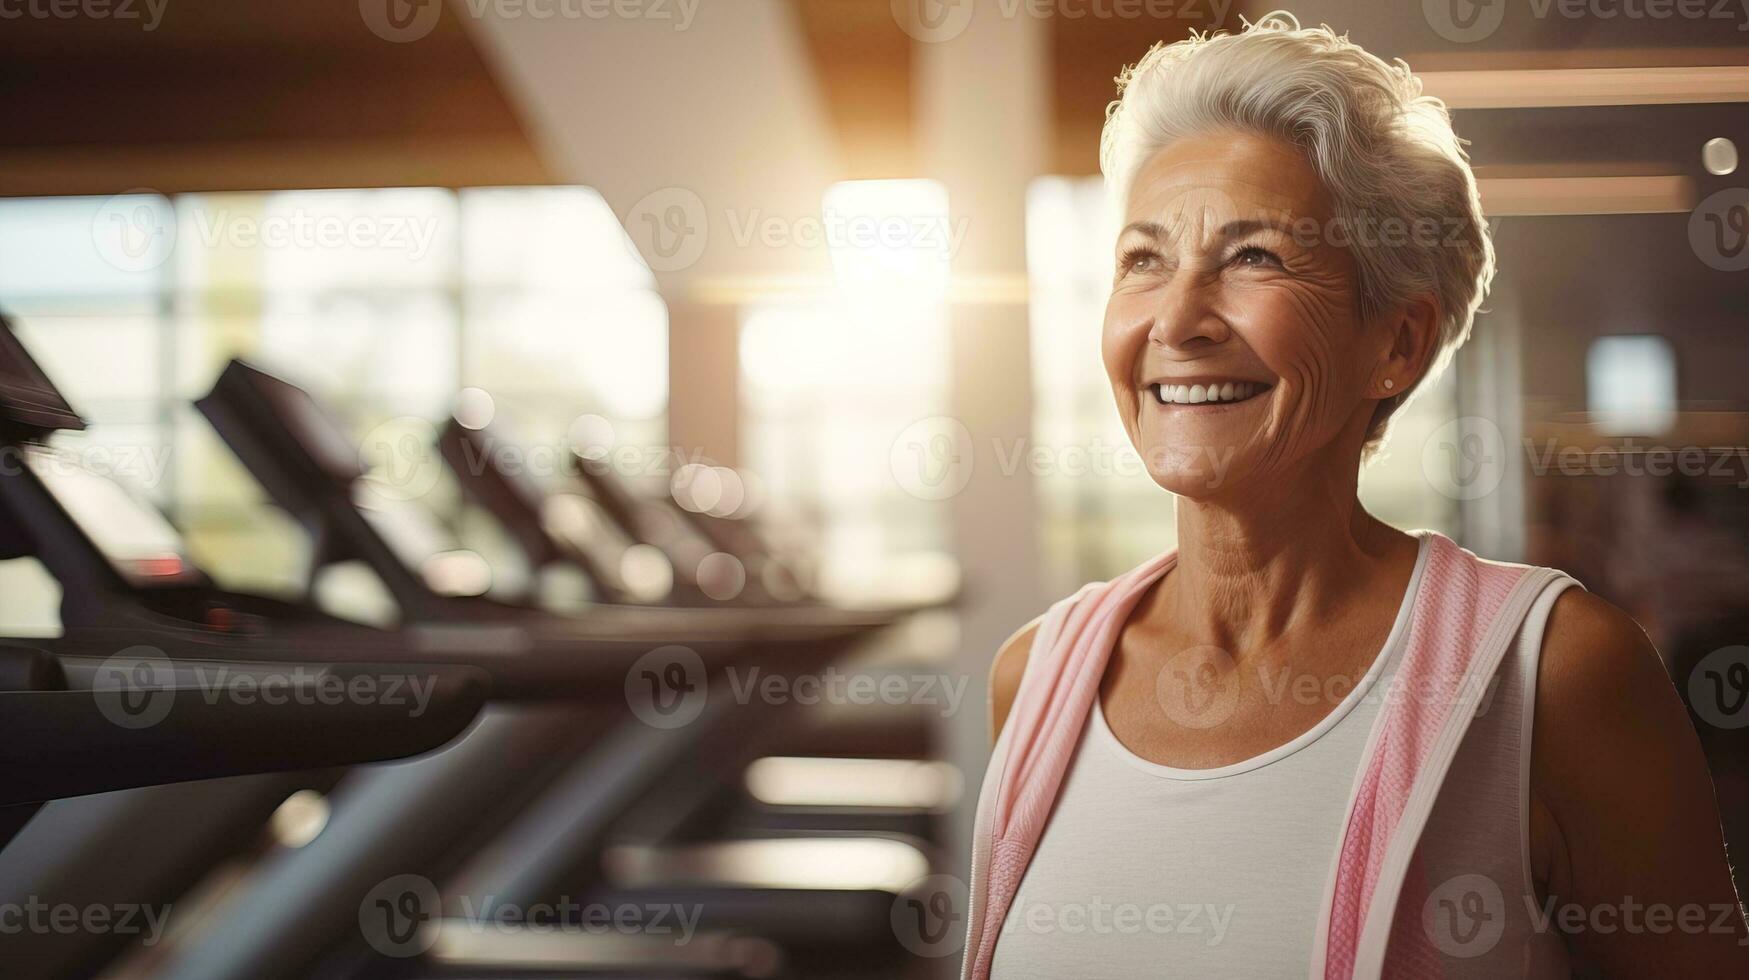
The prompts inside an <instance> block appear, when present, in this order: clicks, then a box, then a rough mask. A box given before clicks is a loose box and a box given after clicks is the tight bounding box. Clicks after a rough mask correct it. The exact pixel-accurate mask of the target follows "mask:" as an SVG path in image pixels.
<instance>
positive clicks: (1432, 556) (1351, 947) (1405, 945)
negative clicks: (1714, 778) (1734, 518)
mask: <svg viewBox="0 0 1749 980" xmlns="http://www.w3.org/2000/svg"><path fill="white" fill-rule="evenodd" d="M1423 533H1427V534H1429V535H1431V538H1432V540H1431V541H1429V542H1428V547H1429V548H1430V549H1431V550H1430V551H1429V553H1428V555H1427V564H1426V567H1425V569H1424V570H1423V572H1422V576H1421V583H1420V587H1419V589H1418V590H1417V592H1416V594H1415V596H1414V603H1413V606H1412V611H1411V619H1410V626H1409V638H1408V647H1407V649H1406V650H1405V651H1404V654H1403V659H1402V661H1401V663H1400V665H1399V666H1398V669H1397V679H1396V685H1397V687H1398V692H1397V693H1398V695H1399V696H1397V697H1393V698H1392V699H1390V700H1389V701H1388V702H1387V703H1386V704H1385V705H1383V706H1382V708H1381V710H1380V712H1379V715H1378V720H1377V722H1376V723H1375V724H1374V726H1373V730H1372V734H1371V736H1370V738H1369V740H1368V742H1367V747H1366V751H1365V754H1364V756H1363V762H1362V765H1361V767H1360V771H1359V772H1358V773H1357V774H1356V777H1355V784H1354V788H1353V790H1352V792H1351V793H1350V797H1349V803H1348V811H1347V818H1346V821H1345V824H1346V830H1345V831H1344V834H1343V840H1342V845H1341V850H1340V852H1339V856H1338V860H1337V861H1336V865H1335V867H1334V869H1333V873H1332V876H1331V880H1330V882H1329V884H1328V885H1327V886H1326V889H1325V894H1324V902H1323V908H1322V910H1321V912H1320V918H1319V923H1320V925H1319V930H1318V944H1317V946H1316V948H1315V949H1314V950H1313V955H1312V962H1311V963H1310V964H1309V976H1310V977H1312V978H1313V980H1351V978H1355V977H1367V978H1372V977H1380V976H1389V977H1392V978H1398V977H1404V978H1421V977H1439V976H1440V975H1441V969H1440V955H1439V953H1438V951H1437V950H1436V949H1435V948H1434V947H1433V945H1432V943H1431V942H1430V941H1429V940H1428V938H1427V936H1426V934H1425V933H1424V931H1423V930H1422V929H1421V928H1420V924H1419V922H1412V921H1408V920H1409V918H1410V917H1407V916H1405V917H1404V918H1403V919H1402V920H1398V919H1397V917H1396V916H1395V911H1396V908H1397V903H1398V900H1399V899H1400V898H1401V897H1402V896H1403V894H1404V893H1405V891H1407V892H1408V893H1410V894H1411V895H1421V896H1425V894H1426V893H1427V890H1428V885H1427V883H1426V882H1425V881H1424V880H1423V879H1422V876H1421V875H1420V873H1419V868H1418V865H1417V863H1416V862H1415V860H1414V858H1415V847H1416V844H1417V842H1418V841H1419V840H1420V836H1421V830H1422V828H1423V827H1425V826H1426V823H1427V819H1428V817H1429V815H1430V814H1431V812H1432V810H1433V802H1434V798H1435V797H1436V796H1437V795H1438V792H1439V786H1440V783H1441V782H1442V781H1443V780H1444V778H1445V773H1446V772H1447V770H1448V769H1449V768H1450V766H1451V762H1452V759H1453V758H1454V757H1455V756H1456V754H1457V749H1458V744H1459V743H1460V742H1461V741H1462V739H1463V735H1464V732H1465V731H1466V730H1467V729H1468V727H1469V724H1470V720H1471V718H1472V717H1474V714H1475V710H1476V706H1477V704H1478V703H1480V699H1481V697H1482V695H1483V694H1484V692H1485V690H1486V688H1487V685H1488V681H1489V679H1490V678H1491V677H1492V676H1493V674H1494V670H1495V668H1496V667H1498V666H1499V664H1500V660H1501V658H1502V657H1503V656H1504V655H1505V653H1506V651H1507V648H1508V647H1509V646H1510V644H1511V643H1512V641H1513V639H1514V638H1515V637H1516V635H1517V633H1518V628H1519V624H1520V623H1521V621H1522V620H1523V619H1524V616H1525V614H1526V613H1527V612H1528V611H1529V610H1530V606H1531V603H1532V602H1533V601H1535V599H1536V597H1537V594H1538V593H1540V592H1541V591H1542V590H1543V588H1544V587H1545V586H1547V585H1548V584H1549V583H1550V582H1552V581H1554V580H1555V579H1557V578H1559V577H1561V573H1559V572H1556V571H1553V570H1551V569H1546V568H1531V567H1529V566H1525V565H1511V564H1504V563H1500V562H1490V561H1484V560H1482V559H1480V558H1477V557H1476V556H1475V555H1473V554H1471V553H1470V552H1468V551H1466V550H1464V549H1463V548H1460V547H1458V546H1457V545H1456V544H1455V543H1453V542H1452V541H1451V539H1449V538H1446V537H1444V536H1443V535H1440V534H1437V533H1433V532H1423ZM1176 557H1177V555H1176V553H1167V554H1164V555H1161V556H1159V557H1157V558H1153V559H1150V560H1149V561H1147V562H1145V563H1143V564H1142V565H1140V566H1139V567H1137V568H1135V569H1132V570H1131V571H1129V572H1126V573H1125V574H1123V575H1121V576H1119V577H1118V578H1116V579H1113V580H1112V581H1110V582H1095V583H1091V584H1089V585H1086V586H1083V587H1082V588H1081V590H1080V591H1079V592H1076V593H1075V594H1074V595H1072V596H1070V597H1068V598H1067V599H1064V600H1062V601H1060V602H1058V603H1057V604H1056V605H1054V606H1052V607H1051V609H1050V611H1049V612H1048V613H1047V614H1046V615H1045V618H1044V620H1043V622H1041V623H1040V625H1039V629H1038V632H1037V634H1036V635H1035V636H1034V638H1033V643H1032V653H1031V656H1030V658H1029V660H1028V661H1027V666H1026V673H1025V676H1024V677H1023V678H1022V680H1021V683H1020V690H1019V692H1018V693H1017V695H1016V697H1015V701H1014V707H1013V709H1012V710H1011V712H1010V713H1009V716H1008V720H1007V723H1006V724H1005V726H1004V727H1003V730H1002V734H1001V736H1000V737H999V738H998V739H997V741H996V747H995V750H994V752H993V754H992V755H991V759H990V766H989V768H988V770H986V772H985V775H984V787H983V793H982V796H981V797H980V798H979V801H978V816H977V824H976V829H975V831H974V837H973V850H972V883H971V907H970V910H969V913H968V916H967V919H968V923H969V926H970V932H969V934H968V936H967V939H966V959H965V967H964V971H963V974H962V975H963V976H964V977H966V978H969V980H988V977H989V976H990V964H991V962H992V960H993V959H994V956H995V951H996V939H997V937H998V935H1000V933H1001V926H1002V921H1003V919H1004V918H1006V917H1007V915H1008V910H1009V907H1010V906H1011V905H1012V904H1013V901H1014V896H1015V893H1016V892H1017V891H1018V890H1019V888H1020V880H1021V878H1022V877H1023V876H1024V875H1025V874H1026V868H1027V864H1028V863H1029V862H1030V861H1031V860H1032V854H1033V851H1034V849H1035V848H1037V846H1038V842H1039V838H1040V836H1041V835H1042V834H1043V833H1044V828H1045V823H1046V821H1047V819H1048V818H1049V816H1050V812H1051V806H1052V805H1053V804H1054V803H1055V801H1056V798H1057V792H1058V789H1059V787H1060V786H1061V785H1062V782H1063V775H1064V773H1065V772H1066V771H1067V770H1068V767H1069V760H1070V759H1071V758H1072V757H1073V756H1074V754H1075V746H1076V744H1077V742H1078V741H1079V739H1080V736H1081V731H1082V727H1083V724H1084V722H1085V721H1086V719H1087V713H1088V711H1089V710H1090V709H1091V707H1092V704H1093V699H1094V698H1095V697H1097V696H1098V692H1099V682H1100V678H1101V676H1102V675H1103V674H1104V673H1105V663H1106V659H1107V658H1108V657H1109V656H1110V655H1111V650H1112V647H1113V646H1114V645H1115V644H1116V641H1117V638H1118V633H1119V631H1121V630H1122V628H1123V625H1124V621H1125V620H1126V619H1127V618H1128V616H1129V613H1130V610H1131V609H1133V608H1134V607H1135V605H1136V602H1137V601H1138V600H1139V599H1140V598H1141V596H1142V594H1143V593H1144V592H1146V591H1147V590H1148V588H1149V586H1151V585H1152V584H1153V583H1154V582H1155V581H1157V580H1158V579H1159V578H1160V577H1161V576H1162V575H1164V574H1165V573H1166V571H1167V570H1168V569H1170V568H1171V566H1172V564H1173V562H1174V560H1175V559H1176ZM1415 907H1417V908H1418V907H1419V905H1416V906H1415ZM1387 958H1388V959H1387Z"/></svg>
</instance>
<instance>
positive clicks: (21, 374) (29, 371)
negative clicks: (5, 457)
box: [0, 314, 85, 443]
mask: <svg viewBox="0 0 1749 980" xmlns="http://www.w3.org/2000/svg"><path fill="white" fill-rule="evenodd" d="M83 428H85V420H84V419H81V418H80V417H79V413H77V412H75V411H73V408H72V406H71V405H68V404H67V399H66V398H64V397H62V396H61V393H60V391H59V390H57V389H56V388H55V386H54V383H53V382H51V381H49V376H48V375H47V374H44V373H43V369H42V368H40V367H38V366H37V363H36V359H35V358H33V357H31V356H30V352H29V351H27V350H25V349H24V345H23V344H22V343H20V342H19V340H18V337H16V336H15V335H14V334H13V333H12V324H11V323H9V322H8V321H7V319H6V316H5V314H0V440H4V441H5V442H7V443H11V442H14V441H16V442H36V441H38V440H40V439H42V438H43V437H44V436H46V435H48V434H49V433H51V432H54V431H55V430H57V429H73V430H79V429H83Z"/></svg>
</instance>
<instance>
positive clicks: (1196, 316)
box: [1148, 273, 1232, 350]
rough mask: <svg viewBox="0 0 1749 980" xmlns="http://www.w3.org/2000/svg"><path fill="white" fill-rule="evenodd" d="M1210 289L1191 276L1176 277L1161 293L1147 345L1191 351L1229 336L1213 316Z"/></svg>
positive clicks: (1216, 342)
mask: <svg viewBox="0 0 1749 980" xmlns="http://www.w3.org/2000/svg"><path fill="white" fill-rule="evenodd" d="M1213 288H1214V286H1213V285H1212V284H1210V283H1206V282H1203V281H1201V277H1199V276H1196V275H1195V274H1192V273H1180V274H1179V275H1176V276H1174V277H1173V278H1172V281H1170V282H1168V283H1167V284H1166V285H1165V286H1163V287H1162V289H1161V295H1160V302H1159V305H1158V306H1157V307H1156V308H1155V310H1154V317H1153V323H1152V324H1151V325H1150V326H1149V328H1148V342H1149V343H1150V344H1153V345H1154V346H1157V347H1164V348H1167V349H1168V350H1194V349H1196V348H1198V347H1205V346H1208V345H1210V344H1219V343H1222V342H1224V341H1225V340H1226V339H1227V337H1228V336H1229V335H1230V334H1231V332H1232V331H1231V328H1229V327H1228V326H1227V322H1226V321H1225V320H1223V319H1221V317H1220V315H1219V314H1218V313H1216V312H1215V307H1214V304H1213V303H1212V302H1211V300H1212V297H1211V296H1210V295H1209V293H1210V290H1211V289H1213Z"/></svg>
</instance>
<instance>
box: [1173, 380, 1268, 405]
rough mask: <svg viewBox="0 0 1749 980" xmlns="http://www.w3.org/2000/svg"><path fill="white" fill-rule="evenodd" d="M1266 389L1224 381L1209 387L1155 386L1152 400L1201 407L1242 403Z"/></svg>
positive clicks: (1252, 383) (1260, 386) (1253, 384)
mask: <svg viewBox="0 0 1749 980" xmlns="http://www.w3.org/2000/svg"><path fill="white" fill-rule="evenodd" d="M1266 387H1267V386H1266V385H1261V384H1258V383H1257V382H1255V381H1225V382H1222V383H1220V384H1211V385H1172V384H1156V385H1154V386H1153V389H1154V398H1155V399H1156V400H1158V401H1159V402H1160V403H1161V404H1162V405H1202V404H1205V403H1208V402H1237V401H1244V400H1245V399H1247V398H1250V397H1251V396H1252V395H1255V394H1257V393H1258V392H1260V391H1263V390H1264V389H1265V388H1266Z"/></svg>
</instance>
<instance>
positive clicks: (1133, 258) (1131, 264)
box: [1118, 249, 1160, 273]
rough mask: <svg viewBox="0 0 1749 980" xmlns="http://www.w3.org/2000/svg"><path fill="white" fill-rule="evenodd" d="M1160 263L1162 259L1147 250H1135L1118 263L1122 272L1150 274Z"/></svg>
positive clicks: (1126, 253)
mask: <svg viewBox="0 0 1749 980" xmlns="http://www.w3.org/2000/svg"><path fill="white" fill-rule="evenodd" d="M1159 262H1160V257H1159V256H1158V255H1155V254H1154V253H1153V252H1150V251H1148V250H1146V249H1133V250H1131V251H1128V252H1125V253H1124V256H1123V259H1122V260H1121V261H1120V262H1119V263H1118V270H1119V271H1120V272H1125V273H1129V272H1149V271H1152V270H1153V269H1154V267H1155V266H1157V265H1158V264H1159Z"/></svg>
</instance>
